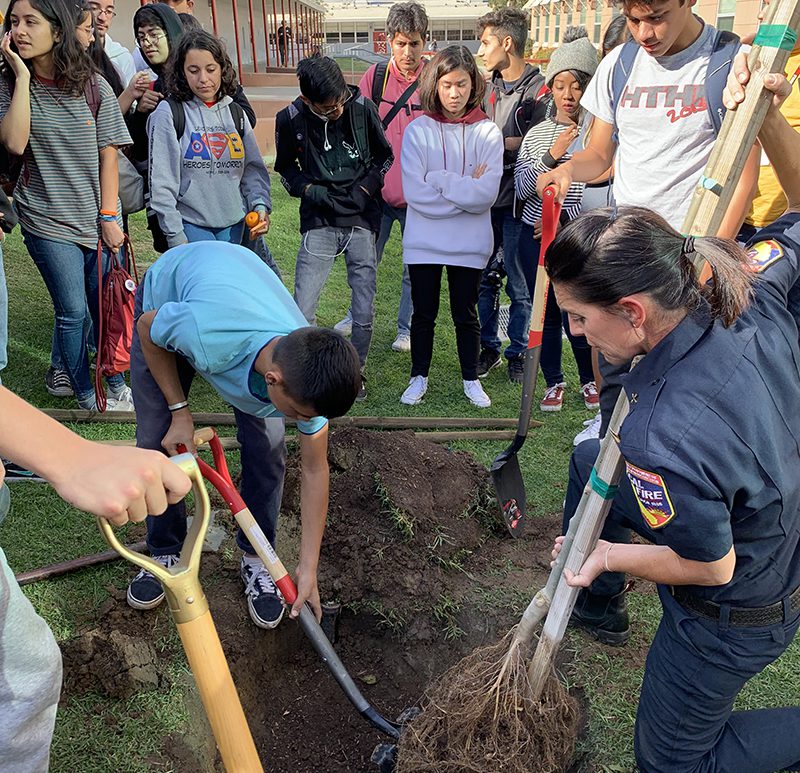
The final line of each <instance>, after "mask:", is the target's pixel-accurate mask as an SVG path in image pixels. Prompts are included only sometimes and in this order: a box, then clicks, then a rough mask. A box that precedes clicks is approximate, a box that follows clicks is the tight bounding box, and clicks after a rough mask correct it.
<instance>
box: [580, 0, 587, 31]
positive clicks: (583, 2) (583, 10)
mask: <svg viewBox="0 0 800 773" xmlns="http://www.w3.org/2000/svg"><path fill="white" fill-rule="evenodd" d="M587 5H588V2H587V0H581V24H582V25H583V26H584V27H585V26H586V6H587Z"/></svg>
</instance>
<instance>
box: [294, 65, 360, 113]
mask: <svg viewBox="0 0 800 773" xmlns="http://www.w3.org/2000/svg"><path fill="white" fill-rule="evenodd" d="M296 72H297V80H298V81H299V82H300V93H301V94H302V95H303V96H304V97H305V98H306V99H307V100H309V101H310V102H313V103H314V104H316V105H323V104H326V103H328V102H333V101H335V100H337V99H344V98H345V97H346V96H347V94H348V93H349V89H348V88H347V81H346V80H345V79H344V75H343V74H342V69H341V68H340V67H339V65H338V63H337V62H336V60H335V59H331V57H329V56H310V57H307V58H305V59H301V60H300V62H299V63H298V65H297V70H296Z"/></svg>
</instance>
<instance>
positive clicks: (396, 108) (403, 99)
mask: <svg viewBox="0 0 800 773" xmlns="http://www.w3.org/2000/svg"><path fill="white" fill-rule="evenodd" d="M417 86H419V78H417V79H416V80H415V81H414V82H413V83H410V84H409V85H408V88H407V89H406V90H405V91H404V92H403V93H402V94H401V95H400V96H399V97H398V98H397V102H395V103H394V104H393V105H392V107H391V109H390V110H389V112H388V113H386V115H385V116H384V117H383V118H382V119H381V123H382V124H383V128H384V129H388V128H389V124H390V123H391V122H392V121H393V120H394V117H395V116H396V115H397V114H398V113H399V112H400V111H401V110H402V109H403V108H404V107H406V103H407V102H408V100H409V99H411V95H412V94H413V93H414V92H415V91H416V90H417ZM383 101H384V102H385V101H386V100H383ZM415 107H416V108H417V109H419V107H418V106H417V105H411V106H410V107H409V108H407V109H408V112H409V114H410V113H411V111H412V110H413V109H414V108H415Z"/></svg>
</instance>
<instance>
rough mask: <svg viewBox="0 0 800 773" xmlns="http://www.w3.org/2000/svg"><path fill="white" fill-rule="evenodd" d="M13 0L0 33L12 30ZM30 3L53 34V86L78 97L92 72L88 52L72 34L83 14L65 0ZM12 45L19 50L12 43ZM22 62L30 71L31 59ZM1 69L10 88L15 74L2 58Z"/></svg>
mask: <svg viewBox="0 0 800 773" xmlns="http://www.w3.org/2000/svg"><path fill="white" fill-rule="evenodd" d="M16 2H17V0H11V3H10V4H9V6H8V10H7V11H6V15H5V19H4V20H3V32H11V16H12V14H13V13H14V5H15V4H16ZM29 2H30V4H31V7H32V8H33V9H34V10H36V11H38V12H39V13H40V14H42V16H44V18H45V20H46V21H47V23H48V24H49V25H50V31H51V32H52V34H53V48H52V54H53V70H54V71H55V74H56V86H57V87H58V88H59V89H60V90H61V91H63V92H64V93H65V94H69V95H70V96H73V97H78V96H81V95H82V94H83V93H84V89H85V88H86V84H87V83H88V81H89V79H90V78H91V77H92V73H93V72H94V66H93V65H92V62H91V60H90V59H89V55H88V54H87V53H86V51H84V50H83V46H81V44H80V42H79V41H78V37H77V35H76V34H75V27H76V26H77V24H78V22H79V21H80V18H82V16H83V12H82V10H81V6H74V5H73V6H70V5H68V4H67V3H66V2H65V0H29ZM79 11H80V13H79ZM76 18H77V19H78V21H76ZM12 48H13V50H14V51H16V52H17V53H19V51H18V50H17V47H16V45H15V44H14V43H12ZM25 64H26V65H27V66H28V69H29V70H31V71H33V64H32V63H31V62H29V61H27V60H26V61H25ZM2 72H3V75H4V77H5V78H6V80H7V81H8V82H9V84H10V85H11V86H12V88H13V84H14V81H15V78H14V73H13V72H12V70H11V68H10V67H9V66H8V64H7V63H6V61H5V59H4V60H3V62H2Z"/></svg>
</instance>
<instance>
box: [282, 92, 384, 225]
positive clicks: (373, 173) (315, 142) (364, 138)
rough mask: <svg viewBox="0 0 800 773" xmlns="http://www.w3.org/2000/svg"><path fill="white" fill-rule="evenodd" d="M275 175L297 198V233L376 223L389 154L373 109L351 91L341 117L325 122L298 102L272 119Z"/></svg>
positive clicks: (367, 101) (369, 103)
mask: <svg viewBox="0 0 800 773" xmlns="http://www.w3.org/2000/svg"><path fill="white" fill-rule="evenodd" d="M275 145H276V157H275V171H276V172H278V174H280V176H281V179H282V181H283V185H284V187H285V188H286V190H287V191H289V193H290V194H291V195H292V196H296V197H297V198H299V199H300V232H301V233H305V232H306V231H309V230H311V229H312V228H321V227H324V226H338V227H350V226H358V227H361V228H367V229H369V230H370V231H373V232H375V233H377V232H378V230H379V229H380V223H381V197H380V191H381V188H383V178H384V175H385V174H386V172H387V171H388V170H389V167H390V166H391V165H392V161H393V160H394V155H393V154H392V148H391V145H389V141H388V140H387V139H386V136H385V135H384V133H383V127H382V126H381V122H380V118H379V117H378V110H377V108H376V107H375V105H373V104H372V102H371V101H370V100H368V99H365V98H364V97H363V96H361V95H360V94H359V92H358V89H356V88H355V87H351V96H350V100H349V101H348V102H347V104H346V105H345V107H344V112H343V114H342V117H341V118H339V119H338V120H336V121H325V120H323V119H322V118H319V117H318V116H316V115H314V113H312V112H311V110H310V108H309V107H308V106H307V105H306V103H305V102H303V100H302V99H301V98H300V97H298V98H297V99H296V100H295V101H294V102H292V104H291V105H289V106H288V107H286V108H284V109H283V110H281V111H280V112H279V113H278V115H277V116H276V117H275Z"/></svg>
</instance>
